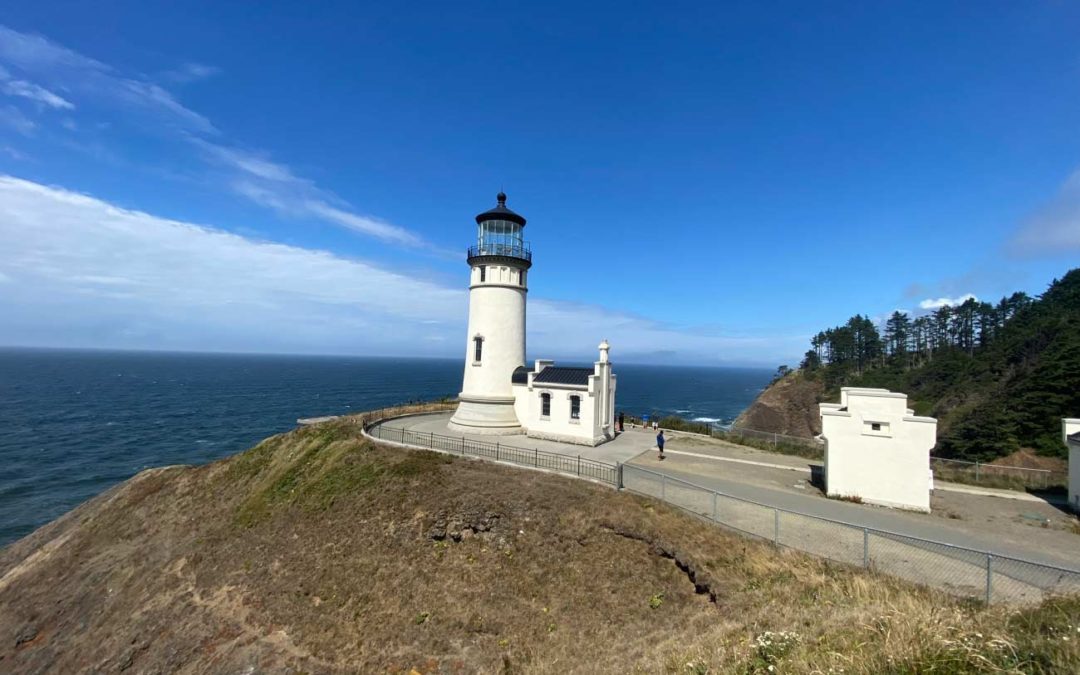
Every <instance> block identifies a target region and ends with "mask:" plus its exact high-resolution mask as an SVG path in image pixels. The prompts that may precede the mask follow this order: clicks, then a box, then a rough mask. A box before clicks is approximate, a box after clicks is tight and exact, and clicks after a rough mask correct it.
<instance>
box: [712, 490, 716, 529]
mask: <svg viewBox="0 0 1080 675" xmlns="http://www.w3.org/2000/svg"><path fill="white" fill-rule="evenodd" d="M716 515H717V514H716V490H713V493H712V519H713V522H714V523H715V522H716Z"/></svg>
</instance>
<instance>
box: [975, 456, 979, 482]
mask: <svg viewBox="0 0 1080 675" xmlns="http://www.w3.org/2000/svg"><path fill="white" fill-rule="evenodd" d="M978 481H979V460H975V482H978Z"/></svg>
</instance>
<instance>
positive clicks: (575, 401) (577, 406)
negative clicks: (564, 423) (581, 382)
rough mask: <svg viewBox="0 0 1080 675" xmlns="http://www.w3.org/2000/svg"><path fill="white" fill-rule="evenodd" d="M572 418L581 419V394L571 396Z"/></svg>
mask: <svg viewBox="0 0 1080 675" xmlns="http://www.w3.org/2000/svg"><path fill="white" fill-rule="evenodd" d="M570 419H572V420H579V419H581V397H580V396H571V397H570Z"/></svg>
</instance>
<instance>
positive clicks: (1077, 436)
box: [1061, 418, 1080, 513]
mask: <svg viewBox="0 0 1080 675" xmlns="http://www.w3.org/2000/svg"><path fill="white" fill-rule="evenodd" d="M1061 441H1062V443H1064V444H1065V445H1066V446H1068V448H1069V506H1071V507H1072V510H1073V511H1076V512H1077V513H1080V419H1070V418H1065V419H1063V420H1061Z"/></svg>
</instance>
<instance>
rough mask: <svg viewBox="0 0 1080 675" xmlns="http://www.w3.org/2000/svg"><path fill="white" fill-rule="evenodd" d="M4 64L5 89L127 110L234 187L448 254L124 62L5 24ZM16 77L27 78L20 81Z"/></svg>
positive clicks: (185, 77)
mask: <svg viewBox="0 0 1080 675" xmlns="http://www.w3.org/2000/svg"><path fill="white" fill-rule="evenodd" d="M0 64H3V67H4V71H3V73H0V75H3V74H7V77H6V79H5V82H4V84H6V85H9V86H15V88H16V90H17V91H16V92H12V91H7V90H6V89H5V91H6V93H8V94H9V95H13V96H21V97H22V98H24V99H34V100H36V101H37V102H38V103H39V104H42V105H46V106H49V107H51V108H56V109H64V110H66V111H71V110H74V108H75V105H76V104H75V103H73V102H72V101H70V100H68V99H66V98H62V97H60V96H59V95H56V94H53V93H52V90H50V89H46V88H45V87H44V86H43V85H41V84H37V83H35V82H31V81H30V79H29V78H37V79H38V80H40V81H41V82H44V83H46V84H48V85H49V86H50V87H57V88H60V89H61V90H63V91H64V92H65V94H67V95H68V96H70V97H72V98H76V99H79V98H82V99H86V100H88V101H92V102H94V103H95V104H96V105H98V106H99V107H102V108H104V109H106V110H109V111H111V112H112V113H113V114H116V115H119V116H120V117H119V119H121V120H124V121H132V122H135V123H136V124H135V126H137V127H139V128H142V129H144V130H148V131H150V132H151V133H154V134H158V135H164V136H166V137H168V138H172V139H174V140H177V141H180V142H181V143H182V145H181V146H180V147H187V148H189V149H193V150H194V151H195V153H196V156H197V157H199V158H201V159H202V160H203V161H204V162H205V163H206V166H207V169H208V171H210V170H212V171H217V172H220V171H225V172H226V178H225V180H223V181H221V183H222V184H223V185H225V186H226V187H227V188H228V189H230V190H231V191H232V192H233V193H234V194H236V195H238V196H240V197H243V198H244V199H247V200H249V201H251V202H253V203H255V204H257V205H259V206H262V207H264V208H268V209H271V210H273V211H275V212H277V213H278V214H280V215H283V216H286V217H290V218H311V219H315V220H320V221H323V222H326V223H330V224H333V225H335V226H338V227H343V228H346V229H349V230H352V231H354V232H358V233H361V234H363V235H366V236H370V237H374V238H376V239H378V240H380V241H383V242H386V243H389V244H393V245H397V246H405V247H410V248H419V249H425V248H426V249H431V250H433V251H435V252H438V253H442V252H441V251H437V250H436V249H435V248H434V247H433V246H432V245H430V244H429V243H428V242H426V241H425V240H424V239H423V238H422V237H420V236H418V235H416V234H414V233H413V232H410V231H409V230H407V229H405V228H403V227H400V226H398V225H394V224H392V223H388V222H386V221H384V220H382V219H380V218H377V217H374V216H370V215H366V214H361V213H357V212H356V211H355V210H354V209H353V208H352V207H351V206H350V205H349V204H347V203H346V202H345V201H344V200H342V199H340V198H338V197H337V196H336V195H334V194H333V193H331V192H329V191H328V190H325V189H322V188H319V187H318V186H316V185H315V184H314V183H313V182H312V181H309V180H307V179H304V178H302V177H299V176H297V175H295V173H294V172H293V171H292V170H290V169H289V168H288V167H286V166H285V165H283V164H280V163H277V162H273V161H271V160H269V159H267V158H266V156H265V153H260V152H258V151H251V150H241V149H239V148H236V147H234V144H231V143H228V142H227V141H226V140H224V139H223V134H222V133H221V131H220V130H219V129H218V128H217V127H216V126H215V125H214V124H213V123H212V122H211V121H210V120H209V119H207V118H206V117H205V116H203V115H201V114H199V113H197V112H195V111H193V110H191V109H190V108H187V107H185V106H184V105H183V104H182V103H180V102H179V101H178V100H177V99H176V97H175V96H173V94H172V93H170V92H169V91H168V90H166V89H165V88H164V87H162V86H161V85H159V84H158V83H156V82H153V81H151V80H149V79H147V78H145V77H141V76H129V75H122V74H121V73H120V72H119V71H118V70H117V69H115V68H113V67H111V66H109V65H107V64H105V63H103V62H101V61H98V60H96V59H93V58H90V57H87V56H84V55H82V54H79V53H78V52H76V51H74V50H71V49H68V48H67V47H64V46H62V45H58V44H56V43H55V42H52V41H51V40H49V39H48V38H45V37H43V36H40V35H30V34H25V33H20V32H18V31H15V30H12V29H10V28H7V27H4V26H0ZM8 68H10V69H12V70H17V71H18V72H19V75H18V76H17V79H13V78H16V76H15V75H12V74H11V71H9V70H8ZM218 72H219V70H218V69H217V68H215V67H214V66H208V65H205V64H198V63H186V64H184V65H182V66H181V67H179V68H177V69H176V70H174V71H169V72H167V73H165V74H163V75H162V78H163V79H165V80H168V81H171V82H174V83H178V84H182V83H186V82H191V81H194V80H198V79H205V78H207V77H211V76H213V75H216V74H217V73H218ZM14 82H18V83H19V84H17V85H13V83H14ZM69 92H70V93H69ZM0 123H3V124H6V125H7V126H9V127H11V128H14V129H15V130H16V131H18V132H19V133H20V134H22V135H24V136H30V135H32V134H33V133H34V131H35V130H36V129H37V127H38V122H35V121H34V120H31V119H29V118H27V117H26V115H24V114H23V113H22V112H21V111H19V110H18V109H15V108H10V109H0ZM59 124H60V125H61V126H64V127H65V128H67V129H68V130H69V131H72V130H73V127H76V126H77V125H75V124H74V123H73V122H72V121H70V120H67V121H61V122H60V123H59ZM215 182H217V181H215Z"/></svg>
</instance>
